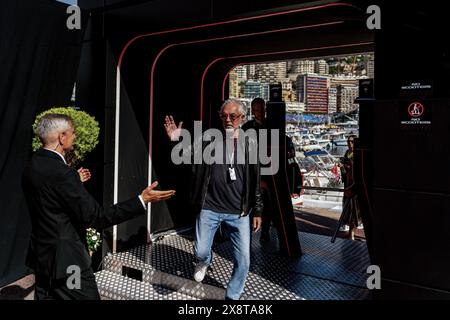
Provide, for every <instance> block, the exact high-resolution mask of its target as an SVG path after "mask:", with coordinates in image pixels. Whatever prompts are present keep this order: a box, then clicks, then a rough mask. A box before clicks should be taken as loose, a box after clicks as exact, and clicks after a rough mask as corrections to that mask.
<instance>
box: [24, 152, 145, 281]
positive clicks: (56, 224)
mask: <svg viewBox="0 0 450 320" xmlns="http://www.w3.org/2000/svg"><path fill="white" fill-rule="evenodd" d="M22 186H23V190H24V193H25V199H26V201H27V204H28V209H29V212H30V216H31V223H32V232H31V241H30V248H29V252H28V257H27V265H28V266H29V267H31V268H32V269H34V271H35V273H36V274H38V275H41V276H45V277H48V278H50V279H60V278H65V277H67V276H68V275H69V274H67V267H68V266H70V265H77V266H79V267H80V268H81V270H85V269H86V268H89V267H90V266H91V259H90V257H89V254H88V251H87V244H86V228H89V227H94V228H96V229H102V228H105V227H109V226H112V225H115V224H118V223H121V222H123V221H126V220H128V219H131V218H133V217H135V216H137V215H139V214H144V213H145V210H144V206H143V205H142V202H141V201H140V200H139V198H138V197H137V196H136V197H135V198H133V199H130V200H128V201H124V202H121V203H118V204H116V205H114V206H112V207H110V208H107V209H104V208H103V207H102V206H100V205H99V204H98V203H97V201H96V200H95V199H94V198H93V197H92V196H91V195H90V194H89V193H88V192H87V191H86V189H85V188H84V186H83V184H82V183H81V181H80V177H79V175H78V172H77V171H76V170H74V169H73V168H70V167H69V166H67V165H66V164H65V163H64V161H63V160H62V158H61V157H60V156H59V155H58V154H56V153H54V152H52V151H48V150H45V149H40V150H39V151H37V152H36V153H35V154H34V155H33V157H32V159H31V161H30V163H29V164H28V165H27V167H26V168H25V171H24V173H23V176H22Z"/></svg>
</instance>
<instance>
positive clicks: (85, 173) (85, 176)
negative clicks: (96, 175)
mask: <svg viewBox="0 0 450 320" xmlns="http://www.w3.org/2000/svg"><path fill="white" fill-rule="evenodd" d="M77 171H78V174H79V175H80V180H81V182H83V183H84V182H86V181H88V180H89V179H90V178H91V172H90V171H89V169H85V168H83V167H81V168H80V169H78V170H77Z"/></svg>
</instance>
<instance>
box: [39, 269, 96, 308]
mask: <svg viewBox="0 0 450 320" xmlns="http://www.w3.org/2000/svg"><path fill="white" fill-rule="evenodd" d="M35 279H36V283H35V289H34V299H35V300H100V295H99V293H98V288H97V283H96V282H95V276H94V272H93V271H92V269H91V268H89V269H86V270H83V271H81V277H80V289H69V288H68V287H67V278H64V279H49V278H47V277H45V276H41V275H38V274H36V275H35Z"/></svg>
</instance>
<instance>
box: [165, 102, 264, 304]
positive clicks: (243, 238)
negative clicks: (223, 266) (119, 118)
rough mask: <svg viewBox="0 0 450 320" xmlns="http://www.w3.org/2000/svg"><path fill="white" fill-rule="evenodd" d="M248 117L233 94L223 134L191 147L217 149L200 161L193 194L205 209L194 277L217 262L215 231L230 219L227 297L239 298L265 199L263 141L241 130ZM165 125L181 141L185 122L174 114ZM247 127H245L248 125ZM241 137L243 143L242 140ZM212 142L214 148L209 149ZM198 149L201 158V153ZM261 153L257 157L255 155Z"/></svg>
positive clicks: (198, 232) (223, 112) (199, 221)
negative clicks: (260, 160) (230, 260)
mask: <svg viewBox="0 0 450 320" xmlns="http://www.w3.org/2000/svg"><path fill="white" fill-rule="evenodd" d="M244 117H245V107H244V105H243V104H242V103H241V102H240V101H239V100H235V99H230V100H227V101H225V102H224V104H223V105H222V108H221V110H220V118H221V120H222V125H223V129H224V130H223V131H224V133H225V137H224V136H223V135H222V137H221V139H216V140H214V141H212V142H210V143H208V142H206V143H205V142H204V141H202V142H201V143H199V144H197V145H195V144H194V148H191V152H192V150H193V153H194V154H195V153H196V152H199V155H205V154H208V149H209V150H214V151H217V152H214V153H215V154H214V155H213V157H214V161H210V160H211V159H205V158H203V159H202V161H201V163H197V164H194V165H193V167H192V169H193V177H192V178H193V180H192V181H193V183H192V188H191V200H192V203H193V206H194V209H195V210H196V211H197V212H199V215H198V216H197V221H196V230H195V231H196V232H195V245H194V253H195V256H196V258H197V261H198V263H197V265H196V267H195V271H194V279H195V280H196V281H197V282H201V281H203V278H204V277H205V275H206V271H207V269H208V266H209V265H211V263H212V253H211V246H212V243H213V239H214V234H215V233H216V231H217V229H218V228H219V226H220V224H221V223H222V222H223V223H225V224H226V226H227V228H228V230H229V235H230V238H231V242H232V244H233V255H234V268H233V273H232V275H231V279H230V281H229V283H228V285H227V290H226V293H225V298H226V299H232V300H238V299H239V298H240V296H241V294H242V292H243V290H244V285H245V280H246V278H247V274H248V271H249V268H250V232H251V230H250V229H251V226H250V219H249V214H250V213H251V214H252V216H253V230H254V231H255V232H256V231H258V230H259V229H260V226H261V212H262V209H263V207H262V199H261V190H260V174H259V163H258V155H257V150H258V148H257V141H256V139H252V138H251V137H248V139H244V138H243V137H242V136H239V132H240V131H242V130H240V125H241V124H242V121H243V120H244ZM164 127H165V129H166V132H167V135H168V136H169V138H170V139H171V140H172V141H178V138H179V135H180V131H181V123H180V125H179V126H178V127H177V126H176V124H175V122H174V120H173V118H172V117H171V116H170V117H169V116H167V117H166V119H165V124H164ZM242 133H243V131H242ZM238 141H239V143H238ZM207 147H208V149H206V148H207ZM194 154H193V155H192V156H193V157H194V158H195V155H194ZM252 157H253V159H256V161H254V163H252V161H251V160H250V158H252Z"/></svg>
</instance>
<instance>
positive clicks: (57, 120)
mask: <svg viewBox="0 0 450 320" xmlns="http://www.w3.org/2000/svg"><path fill="white" fill-rule="evenodd" d="M71 128H73V121H72V118H71V117H69V116H67V115H65V114H59V113H48V114H46V115H44V116H42V118H41V119H40V120H39V123H38V124H37V126H36V130H35V132H36V135H37V136H38V137H39V139H40V140H41V142H42V144H44V145H46V144H48V143H52V142H54V141H56V139H57V138H58V135H59V134H60V133H62V132H64V131H67V130H69V129H71Z"/></svg>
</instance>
